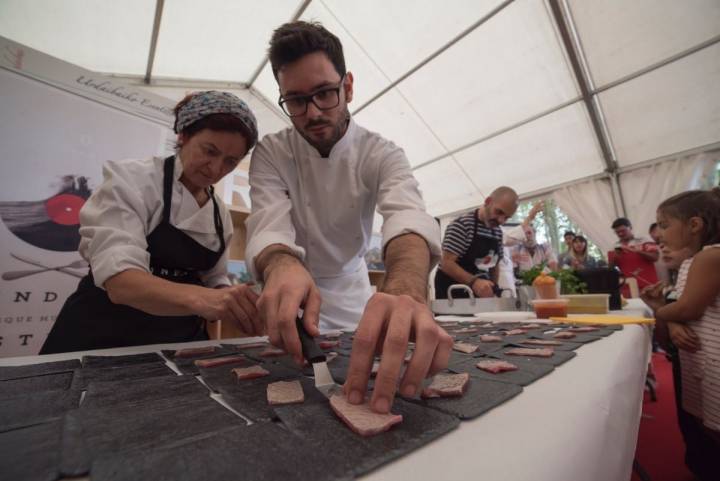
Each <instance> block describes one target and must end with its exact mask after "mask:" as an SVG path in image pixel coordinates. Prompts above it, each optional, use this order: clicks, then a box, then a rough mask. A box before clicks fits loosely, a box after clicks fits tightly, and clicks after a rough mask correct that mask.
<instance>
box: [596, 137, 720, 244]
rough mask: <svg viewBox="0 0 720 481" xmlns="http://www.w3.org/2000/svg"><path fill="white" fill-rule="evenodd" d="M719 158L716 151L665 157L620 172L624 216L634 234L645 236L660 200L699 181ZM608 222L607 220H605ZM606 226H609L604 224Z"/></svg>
mask: <svg viewBox="0 0 720 481" xmlns="http://www.w3.org/2000/svg"><path fill="white" fill-rule="evenodd" d="M718 160H720V151H715V152H711V153H704V154H696V155H692V156H688V157H680V158H677V159H671V160H667V161H665V162H661V163H659V164H655V165H650V166H647V167H642V168H639V169H635V170H633V171H631V172H628V173H625V174H621V175H620V186H621V188H622V191H623V193H624V200H625V209H626V210H627V217H628V218H629V219H630V221H631V222H632V223H633V226H634V227H635V229H634V231H635V235H637V236H645V235H646V234H647V229H648V227H649V226H650V224H652V223H653V222H655V211H656V209H657V206H658V205H659V204H660V202H662V201H663V200H665V199H667V198H668V197H670V196H673V195H675V194H679V193H680V192H683V191H686V190H690V189H701V188H706V187H707V186H706V185H703V182H704V181H705V179H707V178H709V177H710V175H711V173H712V171H713V169H714V168H715V166H716V165H717V162H718ZM608 226H609V224H608ZM608 228H609V227H608Z"/></svg>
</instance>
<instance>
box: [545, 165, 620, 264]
mask: <svg viewBox="0 0 720 481" xmlns="http://www.w3.org/2000/svg"><path fill="white" fill-rule="evenodd" d="M552 198H553V200H555V202H556V203H557V205H558V207H560V209H562V210H563V212H565V213H566V214H567V215H568V216H570V218H571V219H572V220H573V222H575V223H576V224H577V225H578V227H580V229H582V231H583V232H585V233H586V234H587V235H588V237H590V238H591V239H592V240H593V242H595V244H597V246H598V247H599V248H600V250H602V251H603V252H607V251H609V250H611V249H612V247H613V245H614V244H615V241H616V238H615V233H614V232H613V231H612V229H611V228H610V225H611V224H612V222H613V220H615V219H616V218H617V217H618V216H617V214H616V212H615V208H614V204H613V200H612V199H613V195H612V190H611V188H610V182H609V181H608V180H607V179H594V180H589V181H586V182H581V183H578V184H573V185H569V186H566V187H563V188H561V189H558V190H556V191H555V192H553V194H552Z"/></svg>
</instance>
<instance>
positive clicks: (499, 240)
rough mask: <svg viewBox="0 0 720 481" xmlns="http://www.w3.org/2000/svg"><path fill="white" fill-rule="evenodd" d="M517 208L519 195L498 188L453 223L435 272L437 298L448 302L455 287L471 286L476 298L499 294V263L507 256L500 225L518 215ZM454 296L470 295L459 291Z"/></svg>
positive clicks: (506, 188)
mask: <svg viewBox="0 0 720 481" xmlns="http://www.w3.org/2000/svg"><path fill="white" fill-rule="evenodd" d="M517 207H518V195H517V193H516V192H515V191H514V190H513V189H511V188H510V187H504V186H503V187H498V188H497V189H495V190H494V191H493V192H492V194H490V195H489V196H488V197H487V198H486V199H485V202H484V204H483V205H481V206H480V207H478V208H477V209H475V210H474V211H473V212H469V213H467V214H464V215H462V216H460V217H458V218H457V219H455V220H454V221H452V222H451V223H450V225H449V226H448V227H447V229H446V230H445V238H444V239H443V244H442V259H441V261H440V266H439V267H438V270H437V272H436V273H435V298H436V299H447V290H448V287H450V286H451V285H453V284H464V285H466V286H469V287H470V288H471V289H472V291H473V293H474V294H475V296H476V297H493V296H494V295H495V286H496V285H497V281H498V262H499V261H500V260H501V259H502V258H503V256H504V254H503V234H502V230H501V229H500V226H501V225H503V224H504V223H505V222H506V221H507V220H508V219H509V218H510V217H512V216H513V214H515V211H516V210H517ZM453 297H467V295H465V294H464V293H463V292H456V293H453Z"/></svg>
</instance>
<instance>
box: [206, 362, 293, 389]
mask: <svg viewBox="0 0 720 481" xmlns="http://www.w3.org/2000/svg"><path fill="white" fill-rule="evenodd" d="M251 366H261V367H262V368H263V369H265V370H266V371H269V372H270V375H269V376H266V377H260V378H256V379H238V378H237V376H236V375H235V374H234V373H233V372H232V370H233V369H235V368H246V367H251ZM200 375H201V376H202V379H203V381H204V382H205V384H207V386H208V387H209V388H210V389H211V390H212V391H214V392H220V389H221V388H226V389H228V388H234V387H236V386H239V388H242V387H245V386H252V385H253V384H256V383H261V382H264V381H263V380H271V382H272V381H280V380H285V379H295V378H297V377H299V376H300V373H299V371H298V370H293V369H289V368H287V367H286V366H284V365H282V364H276V363H263V362H253V361H247V360H246V361H244V362H242V363H236V364H225V365H222V366H217V367H210V368H200Z"/></svg>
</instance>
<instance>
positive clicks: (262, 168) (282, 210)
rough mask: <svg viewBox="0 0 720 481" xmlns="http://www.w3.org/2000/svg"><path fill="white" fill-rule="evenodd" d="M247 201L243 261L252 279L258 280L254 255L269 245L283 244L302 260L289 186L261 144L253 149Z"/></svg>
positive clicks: (303, 251) (267, 150) (302, 251)
mask: <svg viewBox="0 0 720 481" xmlns="http://www.w3.org/2000/svg"><path fill="white" fill-rule="evenodd" d="M250 201H251V203H252V213H251V214H250V215H249V216H248V218H247V220H246V221H245V225H246V227H247V246H246V248H245V259H246V262H247V267H248V271H249V272H250V275H252V277H253V279H256V280H259V279H260V276H259V273H258V272H257V271H256V269H255V260H256V258H257V256H258V255H259V254H260V253H261V252H262V251H263V249H265V248H266V247H267V246H269V245H271V244H282V245H284V246H286V247H288V248H289V249H290V250H291V251H292V252H293V253H294V254H295V255H296V256H297V257H298V258H300V259H301V260H304V259H305V249H303V248H302V247H300V246H299V245H297V243H296V235H295V228H294V227H293V223H292V218H291V215H290V212H291V210H292V203H291V201H290V197H289V195H288V187H287V185H286V184H285V181H284V180H283V179H282V177H281V175H280V173H279V172H278V171H277V169H276V168H275V166H274V165H273V164H272V153H271V150H270V149H269V148H268V147H267V145H266V144H265V143H263V142H261V143H260V144H258V146H257V147H255V150H254V151H253V155H252V161H251V162H250Z"/></svg>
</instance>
